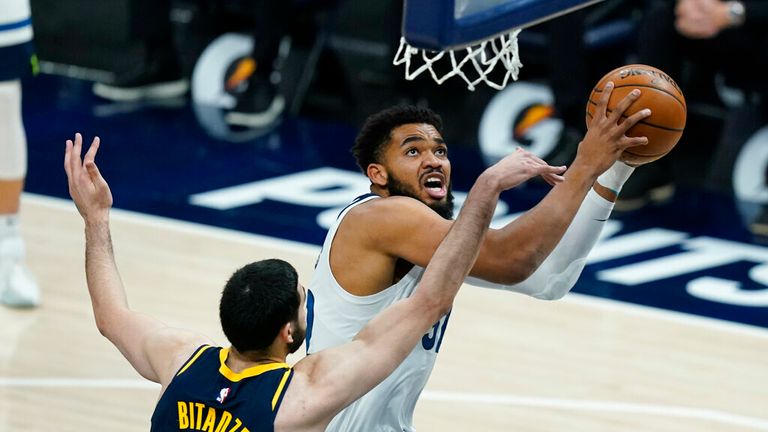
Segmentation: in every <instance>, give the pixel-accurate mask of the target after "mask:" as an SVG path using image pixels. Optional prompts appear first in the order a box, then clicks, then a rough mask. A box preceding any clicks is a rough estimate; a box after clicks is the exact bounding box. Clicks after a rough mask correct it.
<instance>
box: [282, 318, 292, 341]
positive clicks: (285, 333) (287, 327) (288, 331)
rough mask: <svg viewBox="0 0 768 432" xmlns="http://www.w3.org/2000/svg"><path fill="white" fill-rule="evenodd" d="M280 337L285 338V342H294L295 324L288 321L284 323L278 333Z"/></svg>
mask: <svg viewBox="0 0 768 432" xmlns="http://www.w3.org/2000/svg"><path fill="white" fill-rule="evenodd" d="M278 335H279V337H280V339H282V340H283V342H285V343H287V344H291V343H293V326H292V325H291V323H290V322H287V323H285V324H283V326H282V327H281V328H280V333H279V334H278Z"/></svg>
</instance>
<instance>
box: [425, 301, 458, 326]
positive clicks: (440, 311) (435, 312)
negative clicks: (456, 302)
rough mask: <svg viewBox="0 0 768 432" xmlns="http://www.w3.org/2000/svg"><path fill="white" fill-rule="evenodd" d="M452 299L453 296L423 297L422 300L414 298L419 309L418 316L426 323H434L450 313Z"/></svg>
mask: <svg viewBox="0 0 768 432" xmlns="http://www.w3.org/2000/svg"><path fill="white" fill-rule="evenodd" d="M454 298H455V296H433V297H427V296H423V297H422V298H416V299H415V300H416V301H417V304H418V305H419V308H420V309H421V311H420V312H419V313H418V314H419V316H421V317H424V318H425V319H426V320H427V321H428V322H431V323H434V322H435V321H437V320H439V319H440V318H442V317H443V316H445V315H447V314H448V312H450V311H451V309H452V308H453V299H454Z"/></svg>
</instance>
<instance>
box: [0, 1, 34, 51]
mask: <svg viewBox="0 0 768 432" xmlns="http://www.w3.org/2000/svg"><path fill="white" fill-rule="evenodd" d="M31 40H32V20H31V19H30V10H29V0H2V1H0V47H8V46H13V45H19V44H22V43H25V42H29V41H31Z"/></svg>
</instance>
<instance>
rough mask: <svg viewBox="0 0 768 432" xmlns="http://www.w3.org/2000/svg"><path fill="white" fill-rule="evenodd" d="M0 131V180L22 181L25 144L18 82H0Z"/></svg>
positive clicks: (25, 158) (25, 163)
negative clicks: (0, 137) (1, 135)
mask: <svg viewBox="0 0 768 432" xmlns="http://www.w3.org/2000/svg"><path fill="white" fill-rule="evenodd" d="M0 131H3V139H0V180H18V179H23V178H24V176H25V175H26V173H27V142H26V137H25V134H24V123H23V122H22V120H21V87H20V85H19V83H18V81H2V82H0Z"/></svg>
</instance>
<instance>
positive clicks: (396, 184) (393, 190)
mask: <svg viewBox="0 0 768 432" xmlns="http://www.w3.org/2000/svg"><path fill="white" fill-rule="evenodd" d="M387 191H389V195H390V196H407V197H411V198H413V199H417V200H419V201H421V202H424V200H422V199H421V198H419V195H418V193H416V191H415V190H413V188H412V187H411V186H409V185H407V184H405V183H403V182H401V181H399V180H398V179H397V178H396V177H395V176H393V175H392V174H391V173H390V174H389V181H388V182H387ZM424 204H426V205H427V207H429V208H431V209H432V210H434V211H435V212H436V213H437V214H439V215H440V216H441V217H442V218H443V219H448V220H451V219H453V191H452V188H451V184H450V183H449V184H448V193H447V194H446V195H445V199H443V200H441V201H436V202H433V203H432V204H428V203H425V202H424Z"/></svg>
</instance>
